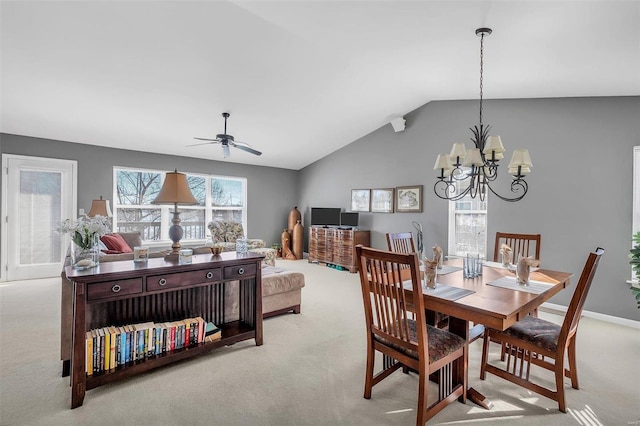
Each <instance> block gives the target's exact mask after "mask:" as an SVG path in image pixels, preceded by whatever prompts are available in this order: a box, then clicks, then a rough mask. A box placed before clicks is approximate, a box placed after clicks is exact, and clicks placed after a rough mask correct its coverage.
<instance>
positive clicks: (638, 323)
mask: <svg viewBox="0 0 640 426" xmlns="http://www.w3.org/2000/svg"><path fill="white" fill-rule="evenodd" d="M540 307H541V308H546V309H549V310H552V311H559V312H567V307H566V306H563V305H556V304H555V303H546V302H545V303H543V304H542V305H541V306H540ZM582 316H585V317H589V318H593V319H597V320H600V321H606V322H610V323H613V324H617V325H624V326H625V327H631V328H637V329H640V321H634V320H630V319H627V318H620V317H614V316H613V315H606V314H600V313H598V312H591V311H585V310H583V311H582Z"/></svg>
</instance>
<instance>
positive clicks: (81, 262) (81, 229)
mask: <svg viewBox="0 0 640 426" xmlns="http://www.w3.org/2000/svg"><path fill="white" fill-rule="evenodd" d="M110 231H111V229H110V223H109V218H107V217H105V216H99V215H97V216H94V217H88V216H81V217H79V218H78V219H77V220H75V221H72V220H71V219H67V220H65V221H64V222H62V223H60V224H59V226H58V232H60V233H64V234H67V233H68V234H71V247H70V249H69V255H70V256H71V266H73V268H74V269H77V270H83V269H89V268H93V267H95V266H98V264H99V263H100V248H99V243H100V237H101V236H102V235H105V234H108V233H109V232H110Z"/></svg>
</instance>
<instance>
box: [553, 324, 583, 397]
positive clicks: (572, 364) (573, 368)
mask: <svg viewBox="0 0 640 426" xmlns="http://www.w3.org/2000/svg"><path fill="white" fill-rule="evenodd" d="M567 355H568V358H569V375H570V376H569V377H570V378H571V387H573V388H574V389H580V388H579V387H578V366H577V364H576V335H575V334H574V335H573V336H572V337H571V339H569V351H568V353H567ZM556 362H558V361H556Z"/></svg>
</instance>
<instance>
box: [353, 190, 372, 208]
mask: <svg viewBox="0 0 640 426" xmlns="http://www.w3.org/2000/svg"><path fill="white" fill-rule="evenodd" d="M370 208H371V190H370V189H352V190H351V211H352V212H368V211H369V209H370Z"/></svg>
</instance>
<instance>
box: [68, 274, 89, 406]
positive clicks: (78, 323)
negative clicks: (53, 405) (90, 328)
mask: <svg viewBox="0 0 640 426" xmlns="http://www.w3.org/2000/svg"><path fill="white" fill-rule="evenodd" d="M73 285H74V293H73V294H74V298H73V335H72V340H71V341H72V342H73V347H72V350H71V408H77V407H80V406H81V405H82V402H83V401H84V394H85V392H86V382H87V376H86V372H85V361H86V359H85V358H86V357H85V339H86V329H85V294H84V293H85V284H84V283H74V284H73Z"/></svg>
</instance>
